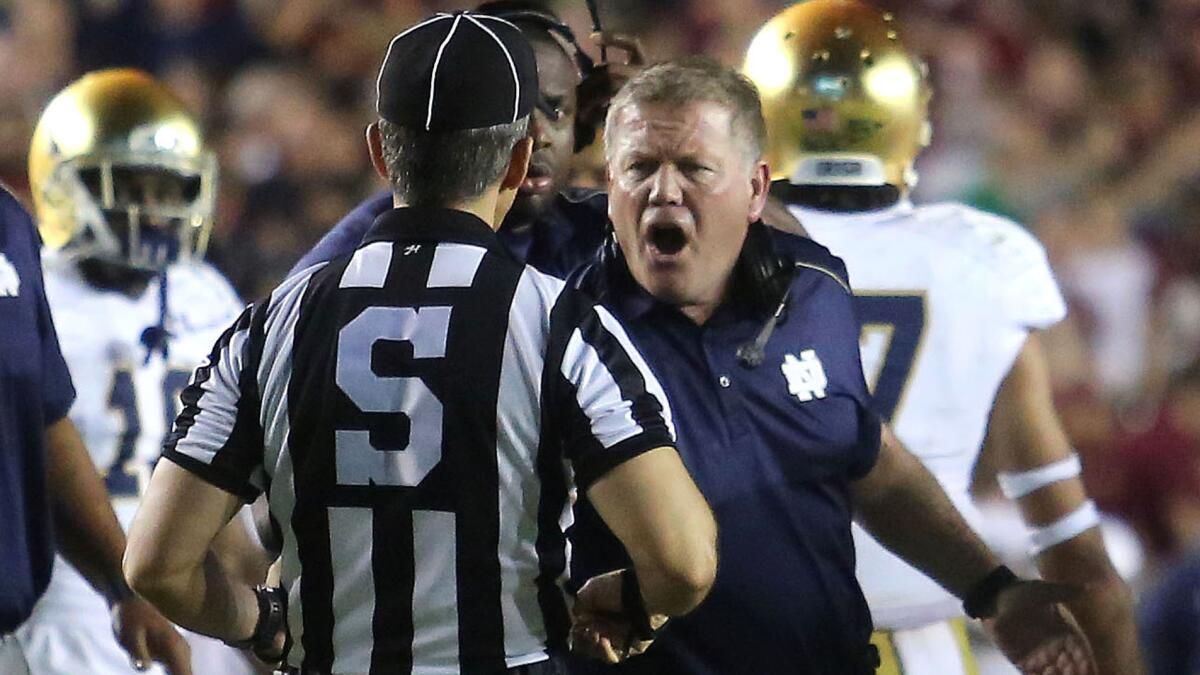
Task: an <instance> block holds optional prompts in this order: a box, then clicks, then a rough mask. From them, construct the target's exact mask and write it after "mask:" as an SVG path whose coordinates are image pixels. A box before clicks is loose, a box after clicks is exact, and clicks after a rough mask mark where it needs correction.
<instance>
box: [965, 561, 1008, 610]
mask: <svg viewBox="0 0 1200 675" xmlns="http://www.w3.org/2000/svg"><path fill="white" fill-rule="evenodd" d="M1019 583H1021V579H1020V577H1018V576H1017V575H1016V574H1014V573H1013V571H1012V570H1010V569H1008V566H1007V565H1000V566H999V567H997V568H996V569H994V570H992V571H991V572H989V573H988V575H987V576H986V577H984V578H983V579H981V580H979V582H978V583H976V584H975V585H974V586H972V587H971V590H970V591H968V592H967V595H966V597H965V598H963V611H965V612H966V613H967V616H969V617H971V618H972V619H987V618H990V617H991V616H993V615H994V614H995V613H996V601H997V599H999V597H1000V593H1001V592H1003V591H1004V589H1006V588H1008V587H1010V586H1013V585H1014V584H1019Z"/></svg>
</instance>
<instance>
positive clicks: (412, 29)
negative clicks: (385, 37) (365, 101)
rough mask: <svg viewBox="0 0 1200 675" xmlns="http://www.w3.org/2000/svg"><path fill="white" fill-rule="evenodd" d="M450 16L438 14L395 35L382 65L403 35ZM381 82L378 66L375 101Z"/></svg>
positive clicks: (381, 76) (377, 98) (378, 94)
mask: <svg viewBox="0 0 1200 675" xmlns="http://www.w3.org/2000/svg"><path fill="white" fill-rule="evenodd" d="M450 16H451V15H449V14H446V13H445V12H438V13H437V14H435V15H433V17H432V18H429V19H425V20H424V21H422V22H421V23H419V24H417V25H415V26H411V27H409V28H407V29H406V30H405V31H404V32H402V33H400V34H399V35H397V36H396V37H394V38H392V41H391V42H389V43H388V48H387V52H386V53H385V54H384V55H383V63H384V64H386V63H387V62H388V58H389V57H390V56H391V55H392V47H394V46H396V41H397V40H399V39H400V38H402V37H404V36H405V35H408V34H409V33H411V32H413V31H414V30H416V29H418V28H421V27H423V26H428V25H429V24H431V23H434V22H435V21H441V20H442V19H449V18H450ZM382 82H383V67H382V66H380V68H379V75H378V76H376V77H375V100H376V101H378V100H379V99H380V97H381V96H380V94H381V92H380V89H379V87H380V83H382Z"/></svg>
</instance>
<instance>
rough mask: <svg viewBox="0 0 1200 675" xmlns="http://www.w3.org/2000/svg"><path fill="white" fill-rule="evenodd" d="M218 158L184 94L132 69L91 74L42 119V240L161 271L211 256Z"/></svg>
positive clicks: (33, 153)
mask: <svg viewBox="0 0 1200 675" xmlns="http://www.w3.org/2000/svg"><path fill="white" fill-rule="evenodd" d="M216 167H217V165H216V160H215V158H214V156H213V154H212V153H211V152H208V151H207V150H206V149H205V148H204V144H203V140H202V139H201V135H200V129H199V127H198V126H197V125H196V122H195V120H193V119H192V117H191V116H190V115H189V114H188V113H187V111H186V110H185V108H184V105H183V103H182V102H181V101H180V100H179V99H177V98H176V97H175V96H174V95H173V94H172V93H171V92H170V91H168V90H167V88H166V87H164V86H163V85H161V84H159V83H158V82H156V81H155V80H154V79H153V78H152V77H150V76H149V75H147V74H146V73H143V72H141V71H138V70H133V69H112V70H101V71H96V72H93V73H89V74H87V75H84V76H83V77H82V78H80V79H78V80H76V81H75V82H73V83H72V84H70V85H69V86H68V87H67V88H65V89H63V90H62V91H61V92H59V93H58V95H56V96H55V97H54V98H53V99H52V100H51V101H50V103H49V104H48V105H47V106H46V110H45V111H44V112H43V113H42V117H41V119H40V120H38V125H37V129H36V130H35V131H34V134H33V142H32V144H31V146H30V148H29V183H30V189H31V190H32V192H33V204H34V209H35V212H36V215H37V220H38V229H39V230H40V231H41V235H42V239H43V240H44V241H45V243H46V245H47V246H49V247H51V248H52V249H62V250H64V251H66V252H69V253H70V254H71V255H73V256H77V257H80V258H96V259H100V260H104V261H108V262H112V263H117V264H120V265H123V266H127V267H131V268H135V269H142V270H150V271H157V270H162V269H163V268H165V267H166V265H168V264H170V263H171V262H174V261H175V260H186V259H188V258H193V257H194V258H199V257H201V256H203V255H204V249H205V248H206V246H207V244H208V235H209V231H210V230H211V228H212V220H213V212H214V206H215V187H216V173H217V168H216Z"/></svg>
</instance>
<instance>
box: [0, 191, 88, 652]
mask: <svg viewBox="0 0 1200 675" xmlns="http://www.w3.org/2000/svg"><path fill="white" fill-rule="evenodd" d="M40 248H41V240H40V239H39V238H38V234H37V230H36V229H35V228H34V226H33V221H32V220H30V218H29V214H27V213H26V212H25V210H24V209H23V208H21V205H20V204H19V203H18V202H17V200H16V199H15V198H14V197H13V196H12V195H11V194H9V193H8V191H6V190H4V189H0V633H8V632H11V631H12V630H13V629H14V628H16V627H17V626H18V625H20V624H21V623H22V622H23V621H24V620H25V619H26V618H27V617H28V616H29V613H30V611H32V609H33V604H34V603H35V602H36V601H37V599H38V598H39V597H40V596H41V594H42V591H44V590H46V584H47V583H49V581H50V567H51V563H53V561H54V548H53V538H52V532H51V529H50V503H49V500H48V499H47V494H46V461H45V438H46V427H47V426H48V425H50V424H52V423H54V422H57V421H58V420H60V419H62V418H63V417H65V416H66V414H67V411H68V410H69V409H70V408H71V403H72V402H73V401H74V400H75V389H74V387H72V385H71V376H70V374H69V373H68V372H67V364H66V362H65V361H63V357H62V353H61V352H60V351H59V349H58V337H57V336H56V335H55V333H54V324H53V323H52V322H51V320H50V308H49V307H48V306H47V304H46V295H45V292H44V290H43V287H42V265H41V258H40V253H39V251H40Z"/></svg>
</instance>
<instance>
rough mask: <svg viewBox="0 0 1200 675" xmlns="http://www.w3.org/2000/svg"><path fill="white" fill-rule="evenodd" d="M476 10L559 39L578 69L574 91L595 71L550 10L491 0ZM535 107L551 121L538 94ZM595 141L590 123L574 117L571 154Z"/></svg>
mask: <svg viewBox="0 0 1200 675" xmlns="http://www.w3.org/2000/svg"><path fill="white" fill-rule="evenodd" d="M475 11H477V12H479V13H480V14H487V15H489V16H494V17H496V18H498V19H504V20H505V21H510V22H512V23H524V24H527V25H530V26H535V27H537V28H541V29H542V30H544V31H546V32H547V33H550V34H552V35H557V36H558V37H560V38H562V43H565V44H564V45H563V46H564V47H566V48H567V49H566V51H567V56H569V57H571V60H573V61H574V62H575V67H576V68H578V69H579V76H580V84H579V87H578V88H577V89H582V87H583V83H584V82H586V81H587V79H588V78H589V77H590V76H591V75H592V73H593V72H594V71H595V70H596V62H595V61H593V60H592V57H590V56H588V55H587V52H585V51H583V48H582V47H580V46H579V41H578V40H577V39H576V38H575V32H574V31H572V30H571V27H570V26H568V25H567V24H565V23H563V22H562V20H561V19H559V18H558V16H557V15H556V14H554V12H552V11H551V10H550V9H549V8H547V7H544V6H542V5H541V4H539V3H537V2H530V1H529V0H491V1H490V2H484V3H482V4H480V5H479V6H478V7H476V8H475ZM560 44H561V43H560ZM536 105H537V107H538V109H539V110H541V111H542V112H543V113H544V114H545V115H546V116H547V117H551V118H554V116H555V112H554V109H553V108H551V107H550V105H549V104H548V103H546V101H545V100H544V99H543V98H542V97H541V95H540V93H539V95H538V98H537V102H536ZM594 140H596V129H595V127H593V126H591V125H589V124H580V123H579V122H578V118H577V119H576V123H575V148H574V152H579V151H580V150H582V149H584V148H586V147H587V146H589V145H591V144H592V141H594Z"/></svg>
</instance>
